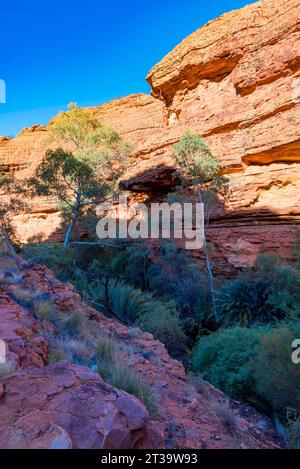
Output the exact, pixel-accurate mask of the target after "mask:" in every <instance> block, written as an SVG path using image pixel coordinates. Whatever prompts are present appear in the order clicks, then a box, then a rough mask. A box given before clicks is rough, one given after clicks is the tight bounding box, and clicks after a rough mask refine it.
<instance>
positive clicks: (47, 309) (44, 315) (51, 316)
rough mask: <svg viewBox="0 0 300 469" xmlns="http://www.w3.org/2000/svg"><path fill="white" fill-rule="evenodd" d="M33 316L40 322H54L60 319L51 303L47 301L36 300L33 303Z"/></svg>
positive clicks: (58, 313)
mask: <svg viewBox="0 0 300 469" xmlns="http://www.w3.org/2000/svg"><path fill="white" fill-rule="evenodd" d="M33 314H34V316H35V317H36V318H37V319H39V320H40V321H50V322H56V321H57V320H58V319H59V317H60V312H59V311H58V309H57V308H56V307H55V305H54V304H53V303H52V301H50V300H47V299H38V300H36V301H34V302H33Z"/></svg>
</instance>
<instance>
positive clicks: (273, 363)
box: [253, 321, 300, 413]
mask: <svg viewBox="0 0 300 469" xmlns="http://www.w3.org/2000/svg"><path fill="white" fill-rule="evenodd" d="M295 339H300V322H299V321H293V322H288V323H282V324H280V326H278V327H276V328H272V329H270V330H269V331H268V332H267V333H266V334H264V335H263V336H262V337H261V339H260V341H259V343H258V345H257V346H256V349H255V359H254V361H253V369H254V378H255V382H256V390H257V393H258V394H259V395H260V396H261V397H262V398H264V399H265V400H266V401H268V402H269V403H270V404H271V406H272V409H273V410H274V411H275V412H277V413H285V410H286V408H287V407H292V408H295V409H297V411H298V412H300V389H299V386H298V383H299V382H300V366H299V365H297V364H295V363H293V361H292V358H291V355H292V352H293V349H292V342H293V341H294V340H295Z"/></svg>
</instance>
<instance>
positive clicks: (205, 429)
mask: <svg viewBox="0 0 300 469" xmlns="http://www.w3.org/2000/svg"><path fill="white" fill-rule="evenodd" d="M17 264H18V275H19V282H18V284H17V286H18V287H21V288H23V289H25V291H26V290H28V291H29V292H31V293H32V291H33V288H34V289H35V290H34V291H36V292H39V293H40V294H41V293H42V294H44V295H47V297H48V298H50V299H51V301H52V302H53V303H54V304H55V305H56V306H57V307H58V308H59V310H60V311H63V312H64V314H65V315H66V316H67V315H68V314H71V313H73V312H74V311H76V310H78V309H80V310H81V311H82V312H84V314H85V316H86V320H87V321H89V322H90V328H91V329H93V330H94V331H96V330H97V331H98V333H99V334H100V336H101V337H110V338H111V339H112V340H114V341H115V342H116V343H117V344H118V345H119V348H120V355H119V360H120V363H119V365H122V364H124V365H125V366H129V367H130V368H131V369H132V370H134V371H135V372H136V373H137V374H138V375H139V376H140V377H141V378H142V379H143V380H144V381H145V382H147V383H148V384H149V385H150V386H152V388H153V390H154V392H155V394H156V395H157V396H158V411H157V413H158V416H157V420H155V421H153V420H151V419H150V417H149V415H148V412H147V411H146V409H145V407H144V405H142V404H141V402H140V401H138V400H137V399H136V398H135V397H134V396H132V395H129V394H127V393H125V392H123V391H121V390H119V389H116V388H114V387H112V386H110V385H108V384H106V383H105V382H104V381H103V379H102V378H101V377H100V376H99V375H98V374H97V373H95V372H93V371H91V370H90V369H89V368H87V367H83V366H79V365H77V364H74V363H69V362H67V361H59V362H57V363H55V364H52V365H47V361H48V341H49V340H51V336H53V334H55V330H54V329H53V330H52V332H51V327H50V326H51V325H50V324H49V322H48V321H43V322H40V321H37V320H35V319H33V317H32V314H31V313H30V310H29V309H28V308H27V309H26V308H24V307H22V306H20V304H19V303H16V301H15V300H14V293H13V288H12V286H10V285H9V284H3V283H2V287H1V288H0V318H1V326H0V336H1V337H2V338H5V341H6V343H7V359H8V360H9V361H10V362H13V363H14V366H15V370H14V371H12V372H9V373H8V374H7V375H6V376H2V377H0V413H1V426H0V448H113V449H116V448H120V449H121V448H123V449H124V448H147V449H151V448H155V449H158V448H161V447H167V448H194V449H200V448H279V447H281V445H282V442H281V440H280V439H279V438H278V436H277V434H276V432H275V429H274V427H273V426H272V424H271V422H270V421H269V419H267V418H266V417H263V416H262V415H260V414H259V413H258V412H257V411H255V410H254V409H252V408H250V407H248V406H247V405H242V404H240V403H238V402H234V401H230V403H229V404H230V407H231V409H232V413H233V415H234V421H235V424H234V425H233V426H232V428H231V429H230V430H229V429H228V428H227V426H226V424H225V423H224V421H222V419H221V418H220V417H218V416H217V415H216V410H215V409H216V406H217V403H224V402H228V400H227V398H226V396H225V395H224V394H223V393H222V392H220V391H218V390H216V389H215V388H214V387H213V386H211V385H210V384H209V383H206V384H205V386H203V389H202V390H201V393H199V392H197V391H196V389H195V388H194V386H193V385H191V384H190V382H189V380H188V378H187V376H186V374H185V371H184V368H183V366H182V364H181V363H180V362H178V361H176V360H174V359H171V358H170V356H169V355H168V353H167V351H166V349H165V347H164V346H163V345H162V344H161V343H160V342H159V341H157V340H155V339H154V338H153V336H152V335H151V334H149V333H143V332H142V331H140V330H139V329H138V328H135V329H132V328H130V329H128V327H126V326H125V325H122V324H120V323H119V322H117V321H115V320H112V319H109V318H107V317H105V316H104V315H102V314H101V313H99V312H98V311H96V310H94V309H92V308H90V307H88V306H86V305H85V304H84V303H83V302H82V301H81V300H80V298H79V296H78V295H77V294H76V293H75V292H74V289H73V287H71V286H70V285H68V284H62V283H60V282H59V281H57V280H56V279H55V278H54V277H53V274H52V272H50V271H49V270H48V269H46V268H44V267H40V266H38V265H32V264H28V263H26V262H24V261H22V260H21V259H18V260H17ZM25 357H27V359H25Z"/></svg>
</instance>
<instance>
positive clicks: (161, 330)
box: [136, 301, 186, 354]
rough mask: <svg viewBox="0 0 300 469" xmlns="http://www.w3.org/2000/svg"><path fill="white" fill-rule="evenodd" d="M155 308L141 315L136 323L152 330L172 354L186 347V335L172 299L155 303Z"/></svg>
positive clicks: (142, 327)
mask: <svg viewBox="0 0 300 469" xmlns="http://www.w3.org/2000/svg"><path fill="white" fill-rule="evenodd" d="M152 306H153V308H152V309H151V310H149V311H148V312H147V313H146V314H144V315H143V316H141V317H140V318H139V319H138V320H137V321H136V323H137V324H138V325H139V326H140V328H141V329H142V330H144V331H147V332H151V334H153V336H154V337H155V338H156V339H158V340H160V342H162V343H163V344H165V346H166V347H167V349H168V350H169V351H170V353H172V354H177V353H180V352H182V351H183V350H184V348H185V342H186V337H185V334H184V332H183V329H182V327H181V325H180V320H179V312H178V310H177V308H176V305H175V303H174V302H172V301H168V302H164V303H163V302H159V301H156V303H154V304H153V305H152Z"/></svg>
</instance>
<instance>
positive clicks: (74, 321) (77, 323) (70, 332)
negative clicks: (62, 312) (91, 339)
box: [59, 311, 88, 338]
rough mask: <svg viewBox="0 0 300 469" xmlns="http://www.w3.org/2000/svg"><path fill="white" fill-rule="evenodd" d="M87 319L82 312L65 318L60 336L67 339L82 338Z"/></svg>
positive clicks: (61, 325) (76, 312)
mask: <svg viewBox="0 0 300 469" xmlns="http://www.w3.org/2000/svg"><path fill="white" fill-rule="evenodd" d="M87 321H88V319H87V317H86V316H85V315H84V314H83V313H82V312H81V311H74V313H72V314H69V315H67V316H65V317H64V318H63V319H62V321H61V323H60V327H59V328H60V334H61V335H63V336H65V337H74V338H76V337H80V336H82V335H84V333H85V331H84V329H85V323H86V322H87Z"/></svg>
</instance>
